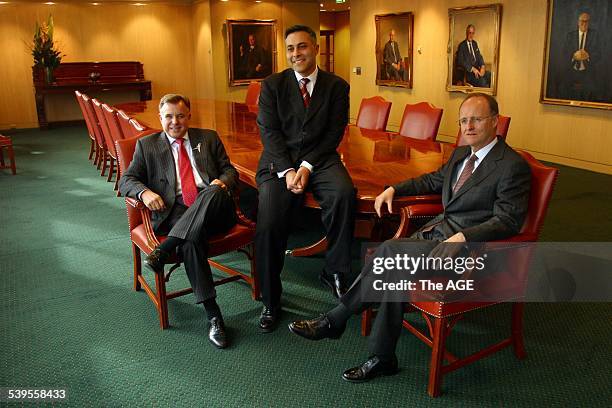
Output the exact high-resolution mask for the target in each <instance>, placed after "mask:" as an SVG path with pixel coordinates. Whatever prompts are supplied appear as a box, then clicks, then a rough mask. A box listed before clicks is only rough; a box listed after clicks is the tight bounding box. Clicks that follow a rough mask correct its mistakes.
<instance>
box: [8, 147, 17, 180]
mask: <svg viewBox="0 0 612 408" xmlns="http://www.w3.org/2000/svg"><path fill="white" fill-rule="evenodd" d="M8 157H9V160H10V161H11V172H12V173H13V176H14V175H15V174H17V167H16V166H15V152H14V151H13V146H9V148H8Z"/></svg>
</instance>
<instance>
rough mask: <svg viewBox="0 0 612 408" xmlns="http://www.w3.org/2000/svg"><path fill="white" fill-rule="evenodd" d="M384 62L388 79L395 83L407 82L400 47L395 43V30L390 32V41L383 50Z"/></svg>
mask: <svg viewBox="0 0 612 408" xmlns="http://www.w3.org/2000/svg"><path fill="white" fill-rule="evenodd" d="M383 61H384V63H385V70H386V71H387V78H388V79H392V80H394V81H405V80H406V79H405V78H404V77H405V70H404V62H403V61H402V56H401V55H400V50H399V45H398V44H397V41H395V30H391V31H389V41H387V43H386V44H385V49H384V50H383Z"/></svg>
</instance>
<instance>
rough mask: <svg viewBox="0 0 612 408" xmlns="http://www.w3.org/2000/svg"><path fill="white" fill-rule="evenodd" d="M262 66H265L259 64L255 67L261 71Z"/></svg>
mask: <svg viewBox="0 0 612 408" xmlns="http://www.w3.org/2000/svg"><path fill="white" fill-rule="evenodd" d="M262 68H263V66H262V65H261V64H257V66H256V67H255V71H257V72H259V71H261V69H262Z"/></svg>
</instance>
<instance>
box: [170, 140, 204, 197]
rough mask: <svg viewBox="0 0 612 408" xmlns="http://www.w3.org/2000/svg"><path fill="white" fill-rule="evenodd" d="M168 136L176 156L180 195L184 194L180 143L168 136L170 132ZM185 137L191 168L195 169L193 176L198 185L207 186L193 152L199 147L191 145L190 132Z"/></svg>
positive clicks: (178, 192) (177, 193) (175, 168)
mask: <svg viewBox="0 0 612 408" xmlns="http://www.w3.org/2000/svg"><path fill="white" fill-rule="evenodd" d="M166 137H167V138H168V142H170V149H171V150H172V156H173V157H174V171H175V174H176V195H177V196H178V195H182V194H183V188H182V186H181V173H180V170H179V144H178V143H176V139H174V138H172V137H170V136H168V134H166ZM183 139H185V141H184V142H183V146H185V149H186V150H187V155H188V156H189V161H190V162H191V169H192V170H193V178H194V180H195V183H196V186H197V187H198V188H204V187H206V184H205V183H204V180H202V177H200V173H199V172H198V168H197V167H196V163H195V157H194V154H193V150H194V149H196V150H197V148H198V147H197V146H195V147H193V148H192V147H191V143H190V142H189V132H187V133H186V134H185V136H184V137H183ZM200 148H201V146H200Z"/></svg>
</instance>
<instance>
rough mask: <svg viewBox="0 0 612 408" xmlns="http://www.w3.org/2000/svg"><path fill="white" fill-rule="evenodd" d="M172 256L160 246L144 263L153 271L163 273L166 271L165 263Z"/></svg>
mask: <svg viewBox="0 0 612 408" xmlns="http://www.w3.org/2000/svg"><path fill="white" fill-rule="evenodd" d="M168 258H170V254H169V253H167V252H166V251H162V250H161V249H159V248H155V249H154V250H153V251H151V253H150V254H149V255H147V257H146V258H145V260H144V264H145V266H146V267H147V268H149V269H151V270H152V271H153V272H156V273H161V272H163V271H164V264H165V263H166V261H167V260H168Z"/></svg>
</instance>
